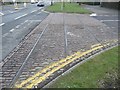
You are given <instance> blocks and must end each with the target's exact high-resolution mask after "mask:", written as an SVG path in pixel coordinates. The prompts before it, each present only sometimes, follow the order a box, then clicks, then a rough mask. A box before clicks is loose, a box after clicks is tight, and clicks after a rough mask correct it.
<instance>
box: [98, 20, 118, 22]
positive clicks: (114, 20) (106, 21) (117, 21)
mask: <svg viewBox="0 0 120 90" xmlns="http://www.w3.org/2000/svg"><path fill="white" fill-rule="evenodd" d="M100 21H101V22H118V21H120V20H100Z"/></svg>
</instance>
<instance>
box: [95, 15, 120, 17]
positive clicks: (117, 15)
mask: <svg viewBox="0 0 120 90" xmlns="http://www.w3.org/2000/svg"><path fill="white" fill-rule="evenodd" d="M97 16H103V17H104V16H106V17H107V16H118V15H97Z"/></svg>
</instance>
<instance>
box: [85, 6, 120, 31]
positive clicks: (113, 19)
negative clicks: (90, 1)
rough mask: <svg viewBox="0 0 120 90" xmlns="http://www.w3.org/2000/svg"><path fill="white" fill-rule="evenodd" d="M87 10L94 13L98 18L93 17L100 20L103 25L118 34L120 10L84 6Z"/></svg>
mask: <svg viewBox="0 0 120 90" xmlns="http://www.w3.org/2000/svg"><path fill="white" fill-rule="evenodd" d="M84 7H85V8H86V9H89V10H91V11H93V12H94V13H95V14H96V16H93V17H94V18H96V19H98V20H100V21H101V22H102V23H104V24H106V25H107V27H108V28H111V29H112V30H113V32H117V33H118V30H119V29H118V28H119V25H118V21H119V18H118V16H119V12H120V11H118V10H115V9H109V8H104V7H100V6H90V5H86V6H84Z"/></svg>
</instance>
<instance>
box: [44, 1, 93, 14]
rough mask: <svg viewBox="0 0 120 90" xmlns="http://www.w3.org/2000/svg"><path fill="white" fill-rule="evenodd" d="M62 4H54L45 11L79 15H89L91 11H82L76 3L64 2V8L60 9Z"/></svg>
mask: <svg viewBox="0 0 120 90" xmlns="http://www.w3.org/2000/svg"><path fill="white" fill-rule="evenodd" d="M62 5H63V3H60V2H59V3H54V4H53V5H52V6H49V7H47V8H46V9H45V10H46V11H49V12H64V13H80V14H90V13H91V11H89V10H87V9H84V8H83V7H81V6H80V5H79V4H78V3H73V2H72V3H68V2H65V7H63V9H61V7H62Z"/></svg>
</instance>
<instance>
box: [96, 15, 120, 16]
mask: <svg viewBox="0 0 120 90" xmlns="http://www.w3.org/2000/svg"><path fill="white" fill-rule="evenodd" d="M98 16H118V15H98Z"/></svg>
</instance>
